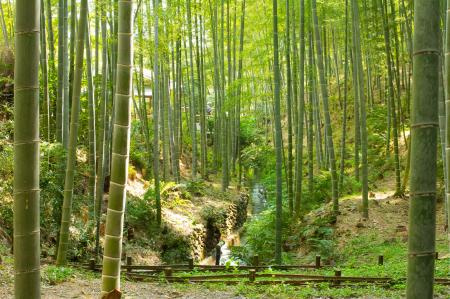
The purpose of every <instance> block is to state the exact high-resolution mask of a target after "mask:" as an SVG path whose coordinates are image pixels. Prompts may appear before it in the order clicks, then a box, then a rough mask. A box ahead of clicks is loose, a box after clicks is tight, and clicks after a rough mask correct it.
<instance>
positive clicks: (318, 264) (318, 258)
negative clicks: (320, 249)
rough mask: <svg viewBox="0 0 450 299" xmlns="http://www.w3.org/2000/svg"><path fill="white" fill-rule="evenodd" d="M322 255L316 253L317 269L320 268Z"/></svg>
mask: <svg viewBox="0 0 450 299" xmlns="http://www.w3.org/2000/svg"><path fill="white" fill-rule="evenodd" d="M320 259H321V258H320V255H316V269H319V268H320Z"/></svg>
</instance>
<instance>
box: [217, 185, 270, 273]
mask: <svg viewBox="0 0 450 299" xmlns="http://www.w3.org/2000/svg"><path fill="white" fill-rule="evenodd" d="M266 207H267V194H266V189H265V188H264V186H263V185H262V184H260V183H255V184H254V185H253V187H252V192H251V196H250V207H249V214H250V218H249V219H248V220H247V221H251V219H252V218H254V217H257V216H258V215H259V214H260V213H261V212H263V211H264V210H265V209H266ZM222 242H223V244H222V246H221V247H220V251H221V255H220V263H219V264H220V265H226V264H228V265H230V266H235V265H237V264H240V265H242V264H243V262H242V261H235V260H233V259H232V256H231V249H230V247H232V246H239V245H241V244H245V235H244V234H233V235H231V236H229V237H228V238H227V240H225V241H221V243H222Z"/></svg>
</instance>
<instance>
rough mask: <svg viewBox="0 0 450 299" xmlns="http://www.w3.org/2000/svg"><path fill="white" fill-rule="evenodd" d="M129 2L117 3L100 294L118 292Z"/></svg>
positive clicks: (127, 136) (126, 137) (128, 81)
mask: <svg viewBox="0 0 450 299" xmlns="http://www.w3.org/2000/svg"><path fill="white" fill-rule="evenodd" d="M132 11H133V2H132V1H131V0H122V1H120V2H119V7H118V12H119V16H118V18H119V23H118V26H119V28H118V55H117V79H116V88H115V91H116V94H115V99H114V101H115V106H114V107H115V110H114V114H115V117H114V128H113V142H112V153H113V154H112V164H111V187H110V192H109V201H108V213H107V216H106V228H105V251H104V254H103V271H102V294H106V293H108V292H111V291H113V290H114V289H116V290H119V291H120V259H121V255H122V235H123V222H124V212H125V205H126V191H125V188H126V183H127V177H128V155H129V150H130V120H131V117H130V112H131V105H130V104H131V101H130V99H131V88H132V87H131V86H132V83H131V80H132V76H131V69H132V57H133V50H132V49H133V40H132V32H133V21H132V17H131V15H132Z"/></svg>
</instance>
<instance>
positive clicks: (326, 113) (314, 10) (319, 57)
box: [311, 0, 339, 214]
mask: <svg viewBox="0 0 450 299" xmlns="http://www.w3.org/2000/svg"><path fill="white" fill-rule="evenodd" d="M311 4H312V5H311V8H312V17H313V23H314V32H315V36H316V46H317V63H318V69H319V79H320V87H321V92H322V100H323V109H324V116H325V128H326V130H325V134H326V135H325V139H326V145H327V149H328V156H329V160H330V172H331V193H332V201H333V211H334V213H336V214H337V213H338V212H339V197H338V192H337V188H338V185H337V173H336V160H335V155H334V145H333V131H332V127H331V117H330V110H329V105H328V87H327V82H326V80H325V73H324V67H323V58H322V57H323V55H322V42H321V41H320V32H319V20H318V18H317V5H316V0H312V1H311Z"/></svg>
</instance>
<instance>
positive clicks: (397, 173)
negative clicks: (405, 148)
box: [380, 0, 402, 196]
mask: <svg viewBox="0 0 450 299" xmlns="http://www.w3.org/2000/svg"><path fill="white" fill-rule="evenodd" d="M380 1H381V2H382V5H381V11H382V17H383V25H384V41H385V49H386V53H387V55H386V64H387V69H388V87H389V109H390V113H391V117H390V119H391V122H392V132H393V136H392V138H393V141H394V164H395V195H396V196H400V195H401V190H402V189H401V178H400V157H399V148H398V125H397V113H396V105H395V95H394V80H395V79H394V74H393V71H392V67H393V66H392V61H391V55H390V53H391V43H390V35H389V19H388V17H387V4H386V1H387V0H384V1H383V0H380ZM383 3H384V5H383Z"/></svg>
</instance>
